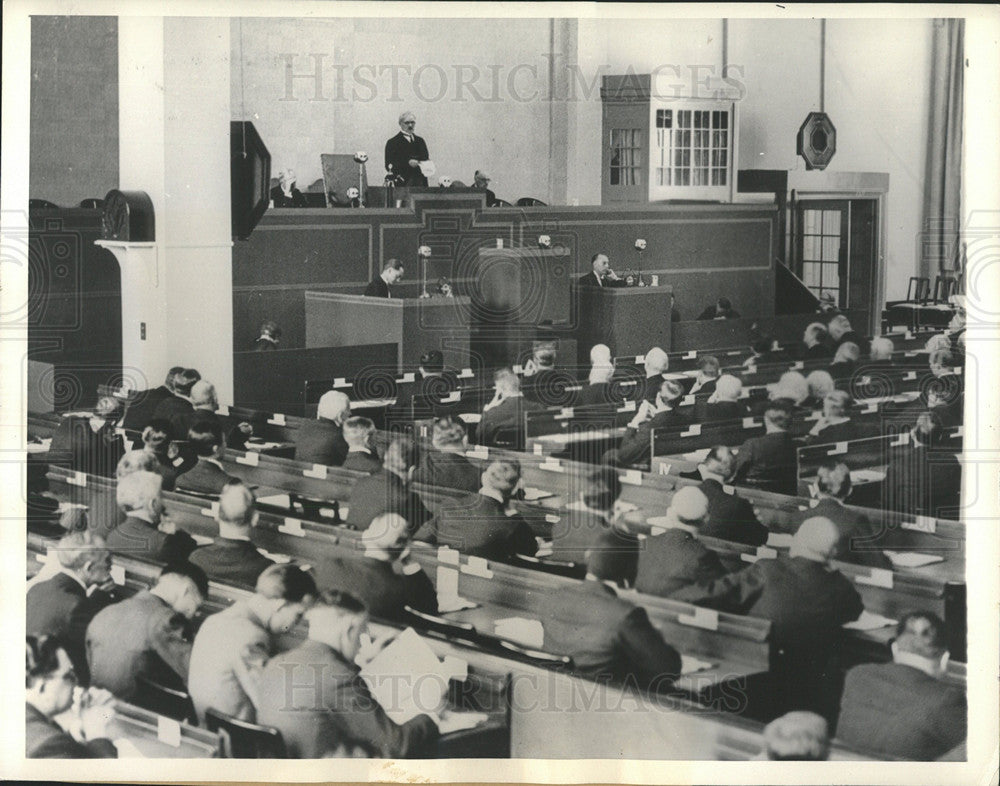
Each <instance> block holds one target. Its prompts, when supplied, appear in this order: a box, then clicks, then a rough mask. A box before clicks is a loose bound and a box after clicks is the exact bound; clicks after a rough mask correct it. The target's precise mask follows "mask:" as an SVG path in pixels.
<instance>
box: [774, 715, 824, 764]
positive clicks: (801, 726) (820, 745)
mask: <svg viewBox="0 0 1000 786" xmlns="http://www.w3.org/2000/svg"><path fill="white" fill-rule="evenodd" d="M764 745H765V748H766V751H765V756H766V758H767V760H768V761H826V759H827V757H828V756H829V755H830V731H829V724H828V723H827V722H826V719H825V718H823V717H821V716H820V715H817V714H816V713H815V712H801V711H799V712H788V713H785V714H784V715H782V716H781V717H780V718H775V719H774V720H773V721H771V722H770V723H769V724H767V726H765V727H764Z"/></svg>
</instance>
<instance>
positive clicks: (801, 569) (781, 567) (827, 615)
mask: <svg viewBox="0 0 1000 786" xmlns="http://www.w3.org/2000/svg"><path fill="white" fill-rule="evenodd" d="M839 543H840V532H839V530H838V529H837V527H836V526H835V525H834V523H833V522H832V521H830V520H829V519H827V518H823V517H820V516H814V517H813V518H810V519H807V520H806V521H805V522H803V524H802V526H801V527H799V530H798V532H796V533H795V535H793V536H792V545H791V547H790V549H789V551H788V556H787V557H779V558H777V559H758V560H757V561H756V562H754V563H753V564H752V565H750V566H749V567H747V568H745V569H743V570H741V571H739V572H737V573H730V574H729V575H727V576H723V577H721V578H718V579H714V580H712V581H708V582H700V583H698V584H696V585H692V586H690V587H687V588H685V589H682V590H680V591H679V592H676V593H675V594H674V595H673V597H674V599H675V600H683V601H687V602H688V603H695V604H697V605H699V606H707V607H708V608H713V609H718V610H720V611H727V612H730V613H733V614H744V615H747V616H750V617H760V618H762V619H766V620H770V621H771V647H772V663H771V669H770V673H769V679H768V681H767V682H768V686H769V688H768V691H767V694H768V698H770V699H772V700H773V705H772V708H773V711H774V712H775V714H780V713H782V712H786V711H788V710H790V709H796V708H797V709H807V710H813V711H816V712H819V713H820V714H821V715H823V716H824V717H829V716H830V715H831V713H832V711H834V710H835V708H836V696H835V695H833V694H834V693H835V692H836V691H833V690H831V689H832V688H835V687H836V685H835V683H836V680H834V679H832V678H831V676H830V675H831V674H833V673H835V670H831V668H832V667H831V659H832V658H835V656H836V654H837V652H838V648H839V644H840V641H841V637H842V631H841V626H842V625H843V624H844V623H847V622H852V621H853V620H856V619H857V618H858V617H859V616H860V615H861V612H862V611H864V605H863V604H862V602H861V596H860V595H858V592H857V590H855V589H854V585H853V584H852V583H851V581H850V580H849V579H848V578H846V577H845V576H844V575H843V574H842V573H840V572H839V571H837V570H835V569H834V568H833V567H832V566H831V564H830V561H831V560H832V559H833V558H834V557H835V556H836V554H837V548H838V545H839ZM824 675H826V676H824ZM831 702H832V706H831Z"/></svg>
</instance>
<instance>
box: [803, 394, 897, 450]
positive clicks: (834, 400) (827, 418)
mask: <svg viewBox="0 0 1000 786" xmlns="http://www.w3.org/2000/svg"><path fill="white" fill-rule="evenodd" d="M850 406H851V397H850V395H849V394H848V393H845V392H844V391H843V390H832V391H830V392H829V393H827V394H826V395H825V396H823V414H822V416H821V417H820V418H819V420H817V421H816V424H815V425H814V426H813V427H812V428H811V429H810V430H809V435H808V437H807V438H806V439H807V440H808V441H809V442H811V443H813V444H816V445H828V444H831V443H835V442H850V441H851V440H854V439H868V438H869V437H877V436H879V432H880V428H879V424H878V423H877V422H875V421H870V422H865V421H863V420H860V421H859V420H857V419H855V418H852V417H851V416H850V415H849V414H848V408H849V407H850Z"/></svg>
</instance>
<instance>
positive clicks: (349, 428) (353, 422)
mask: <svg viewBox="0 0 1000 786" xmlns="http://www.w3.org/2000/svg"><path fill="white" fill-rule="evenodd" d="M374 436H375V424H374V423H373V422H372V421H371V420H370V419H368V418H364V417H352V418H348V419H347V420H346V421H344V440H345V441H346V442H347V458H345V459H344V463H343V465H342V466H343V467H344V469H353V470H356V471H358V472H366V473H368V474H371V473H372V472H378V471H379V470H380V469H381V468H382V462H381V461H379V458H378V454H377V453H376V452H375V447H374V445H373V443H372V438H373V437H374Z"/></svg>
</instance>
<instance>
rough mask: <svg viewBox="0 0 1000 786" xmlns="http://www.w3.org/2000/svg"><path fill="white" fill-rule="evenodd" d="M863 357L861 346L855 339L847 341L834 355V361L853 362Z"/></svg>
mask: <svg viewBox="0 0 1000 786" xmlns="http://www.w3.org/2000/svg"><path fill="white" fill-rule="evenodd" d="M859 357H861V348H860V347H859V346H858V345H857V344H855V343H854V342H853V341H845V342H844V343H843V344H841V345H840V346H839V347H837V351H836V352H835V353H834V355H833V362H834V363H853V362H854V361H856V360H857V359H858V358H859Z"/></svg>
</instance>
